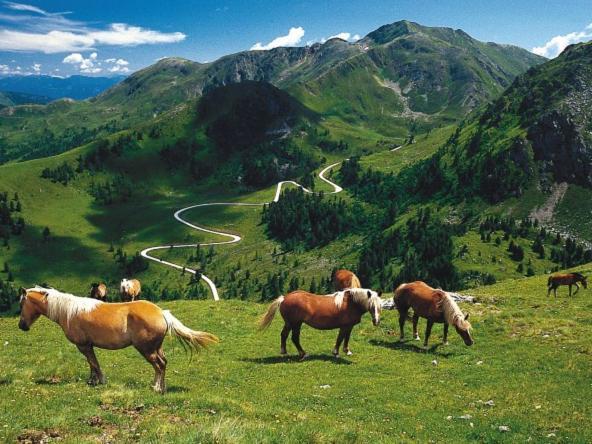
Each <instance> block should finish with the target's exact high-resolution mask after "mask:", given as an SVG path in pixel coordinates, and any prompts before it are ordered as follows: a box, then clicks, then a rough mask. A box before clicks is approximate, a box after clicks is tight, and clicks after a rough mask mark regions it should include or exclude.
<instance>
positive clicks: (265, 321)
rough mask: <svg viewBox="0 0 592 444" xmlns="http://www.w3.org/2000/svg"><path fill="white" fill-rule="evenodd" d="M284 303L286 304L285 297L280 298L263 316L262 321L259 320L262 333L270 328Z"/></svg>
mask: <svg viewBox="0 0 592 444" xmlns="http://www.w3.org/2000/svg"><path fill="white" fill-rule="evenodd" d="M282 302H284V297H283V296H280V297H279V298H277V299H276V300H275V301H273V302H272V303H271V304H270V305H269V308H268V309H267V312H266V313H265V314H264V315H263V316H261V319H260V320H259V330H260V331H261V330H265V329H266V328H267V327H269V325H270V324H271V321H273V318H274V317H275V314H276V312H277V311H278V309H279V308H280V305H281V303H282Z"/></svg>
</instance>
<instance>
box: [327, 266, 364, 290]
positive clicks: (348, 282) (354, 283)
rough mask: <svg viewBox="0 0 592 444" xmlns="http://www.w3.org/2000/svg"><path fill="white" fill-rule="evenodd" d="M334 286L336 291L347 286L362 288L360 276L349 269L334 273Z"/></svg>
mask: <svg viewBox="0 0 592 444" xmlns="http://www.w3.org/2000/svg"><path fill="white" fill-rule="evenodd" d="M333 287H334V288H335V291H342V290H345V289H346V288H362V284H360V280H359V279H358V277H357V276H356V275H355V274H354V273H352V272H351V271H349V270H336V271H335V273H333Z"/></svg>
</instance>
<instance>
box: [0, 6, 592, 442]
mask: <svg viewBox="0 0 592 444" xmlns="http://www.w3.org/2000/svg"><path fill="white" fill-rule="evenodd" d="M10 4H12V3H10ZM7 5H8V6H5V8H11V6H10V5H9V4H8V3H7ZM24 6H27V5H24ZM1 7H2V6H0V8H1ZM16 8H21V9H22V8H23V6H22V5H21V6H18V5H17V6H16ZM13 9H14V8H13ZM25 11H29V12H31V7H29V8H28V9H25ZM33 12H34V11H33ZM216 12H220V13H221V12H226V11H216ZM44 17H50V18H51V17H53V16H50V15H48V16H44ZM59 17H62V16H61V15H59ZM62 18H63V17H62ZM48 20H49V19H48ZM0 21H1V17H0ZM115 25H117V24H115ZM120 26H127V25H121V24H120ZM126 29H127V28H126ZM116 30H117V29H116V28H114V29H112V30H111V31H109V32H116ZM293 30H294V31H298V28H293V29H291V30H290V32H293ZM128 31H129V30H128ZM144 31H145V30H143V28H141V27H140V28H137V29H135V28H134V29H133V32H134V33H140V34H141V33H142V32H144ZM0 32H2V30H1V29H0ZM105 32H107V31H105ZM346 34H347V35H346ZM101 35H103V34H99V36H101ZM175 35H177V34H175ZM175 35H173V36H172V37H171V36H169V37H166V38H173V37H174V38H177V39H181V37H180V35H177V37H175ZM340 36H341V37H340ZM285 37H287V36H285ZM342 37H343V38H342ZM357 37H359V38H357ZM357 37H356V38H355V39H354V38H350V34H349V33H345V34H340V35H336V36H334V37H329V38H324V37H323V38H322V39H317V40H316V41H312V40H311V41H310V42H309V43H307V44H306V45H304V46H298V45H286V46H282V45H272V43H273V40H272V41H271V42H270V43H269V44H268V46H269V47H268V46H265V45H264V41H263V40H261V41H260V43H257V44H256V45H254V46H253V48H252V49H251V50H247V51H241V52H236V53H230V54H227V55H224V56H222V57H219V58H216V59H212V60H213V61H208V62H197V61H192V60H189V59H186V58H182V57H158V58H156V57H155V58H154V59H151V60H154V61H153V62H151V63H152V64H150V65H148V66H146V65H144V66H143V67H142V68H141V69H138V70H134V72H133V73H132V74H130V75H129V76H127V77H120V78H119V77H117V76H114V77H105V78H99V76H96V77H88V78H87V77H86V76H75V75H74V76H70V77H67V78H65V79H62V80H64V82H62V81H59V80H56V79H55V78H53V77H50V78H49V79H45V78H44V77H43V76H39V79H36V80H35V81H31V79H24V78H22V79H19V80H11V81H8V80H6V79H4V80H2V79H0V91H3V92H1V93H0V313H1V316H0V337H1V338H2V343H3V345H1V344H0V361H2V363H3V366H4V368H3V371H2V372H1V373H0V390H1V391H2V398H3V399H4V400H5V402H6V403H7V405H8V406H9V408H7V409H3V410H1V411H0V441H7V442H9V441H10V442H13V441H15V440H16V441H19V442H53V441H54V440H55V441H58V440H59V441H63V442H105V443H106V442H132V441H133V442H135V441H141V442H160V441H171V442H216V443H219V442H224V443H226V442H228V443H235V442H352V443H354V442H453V441H455V442H456V441H458V442H474V441H479V442H525V441H533V442H547V441H551V440H557V441H558V442H589V441H590V440H591V439H592V436H590V433H591V432H590V430H588V428H586V427H582V424H584V423H585V421H586V418H589V417H590V413H591V412H590V405H589V402H587V400H588V399H589V398H590V396H591V395H592V393H591V387H590V370H589V369H590V366H589V358H590V354H591V353H592V342H591V341H590V338H589V326H590V321H591V320H592V318H591V316H592V315H591V314H590V310H589V308H590V303H589V298H590V291H591V290H590V289H585V288H581V289H580V290H579V292H578V293H577V295H574V296H571V297H568V296H567V294H568V290H567V287H565V286H563V287H560V288H559V290H558V296H557V297H554V296H553V295H551V296H548V294H547V285H548V279H549V276H550V275H551V274H553V273H557V272H568V271H569V272H577V273H581V274H582V275H583V276H589V275H591V274H592V200H591V199H590V189H591V188H592V138H591V136H590V135H591V134H592V113H591V112H590V111H589V110H590V104H591V103H592V102H591V100H592V70H591V68H590V67H591V66H592V64H591V62H592V42H580V43H574V44H572V45H569V46H566V47H565V49H564V50H563V52H561V53H560V54H557V56H556V57H553V58H550V59H547V58H545V57H543V56H540V55H537V54H539V53H541V51H539V50H537V51H534V52H531V51H527V50H525V49H523V48H521V47H517V46H512V45H508V44H501V43H499V44H498V43H493V42H483V41H480V40H477V39H475V38H473V37H471V36H470V35H469V34H467V33H466V32H465V31H463V30H461V29H453V28H448V27H433V26H424V25H421V24H419V23H416V22H414V21H407V20H400V21H396V22H394V23H390V24H386V25H384V26H380V27H378V28H376V29H375V30H374V31H371V32H369V33H368V34H367V35H365V36H357ZM163 38H164V37H163ZM183 38H184V37H183ZM123 46H124V47H125V49H126V50H128V51H132V50H133V48H134V46H133V45H127V44H126V45H123ZM89 48H90V47H89ZM261 48H265V49H261ZM89 50H90V49H89ZM81 52H84V51H83V50H81ZM535 52H536V53H537V54H535ZM0 53H1V52H0ZM48 54H49V53H48ZM48 54H45V55H46V56H47V57H49V55H48ZM80 57H81V58H82V60H83V61H84V60H85V59H84V57H83V55H80ZM97 57H98V56H97V55H96V54H95V56H94V58H93V60H97V62H96V63H97V65H96V67H95V68H96V69H104V66H107V63H115V62H107V61H106V60H112V61H116V60H117V59H115V58H113V59H104V62H102V63H105V65H104V66H103V68H98V66H99V64H98V63H99V61H100V59H98V58H97ZM101 57H103V56H101ZM105 57H106V56H105ZM62 60H63V59H62ZM121 60H122V62H121V63H120V65H121V66H127V65H125V64H122V63H128V62H127V61H126V60H123V59H121ZM200 60H201V59H200ZM64 63H65V62H64ZM1 66H2V65H0V67H1ZM6 66H8V65H6ZM108 66H112V65H108ZM6 69H7V68H6ZM6 69H5V70H6ZM72 69H79V70H81V69H83V68H82V65H80V66H79V67H78V68H76V67H73V68H72ZM98 72H99V71H97V73H98ZM113 72H116V71H113ZM120 73H121V72H117V74H120ZM77 77H80V78H77ZM116 77H117V78H116ZM56 78H57V77H56ZM3 81H4V82H5V83H4V84H10V85H17V84H21V86H22V85H25V86H27V85H28V86H27V87H28V88H29V89H27V90H26V91H25V90H22V91H19V92H4V90H3V89H2V87H1V86H2V85H3V83H2V82H3ZM6 82H8V83H6ZM11 82H12V83H11ZM31 84H34V86H35V88H34V89H31V88H33V87H32V86H30V85H31ZM44 85H45V86H44ZM64 85H66V86H64ZM67 85H75V86H76V85H78V87H79V88H78V89H76V91H77V92H78V93H80V95H79V96H77V97H73V98H65V97H68V96H63V94H62V93H61V92H56V91H63V90H64V88H66V89H67V88H69V86H67ZM22 87H23V88H24V86H22ZM37 88H41V90H39V89H37ZM95 88H99V89H100V91H97V94H94V93H92V91H95ZM7 91H8V90H7ZM45 93H46V94H45ZM56 94H57V96H56ZM58 96H59V98H58ZM342 268H345V269H348V270H352V271H354V272H355V273H356V275H357V276H358V277H359V278H360V280H361V282H362V285H363V286H364V287H365V288H366V287H367V288H370V289H373V290H375V291H377V292H380V293H381V295H382V296H381V297H382V302H383V303H385V305H384V307H385V309H384V310H383V312H382V322H381V324H380V325H379V326H377V327H374V326H373V325H372V323H371V320H370V316H369V315H368V316H364V317H363V318H362V319H363V320H362V322H361V323H360V324H359V325H358V326H356V327H355V328H354V330H353V336H352V348H353V349H354V353H355V354H354V355H353V356H344V357H342V358H335V357H333V356H332V355H331V347H332V346H333V343H334V341H335V336H336V335H335V334H334V333H336V332H334V331H330V332H327V331H317V330H313V329H312V328H309V327H307V326H305V327H304V328H303V334H302V336H303V340H302V341H303V343H304V344H305V347H306V349H307V351H308V352H309V353H310V357H309V359H307V360H304V361H303V362H300V361H299V360H298V359H297V357H296V354H295V349H294V347H293V346H292V344H291V343H289V349H288V356H278V354H277V353H278V351H279V346H280V330H281V319H276V320H275V321H274V323H273V324H272V325H271V328H270V329H269V330H268V331H262V332H259V331H258V330H257V322H258V319H259V318H260V316H261V315H262V314H263V313H265V311H266V310H267V308H268V306H269V304H270V303H271V302H272V301H274V300H276V299H277V298H278V297H279V296H280V295H286V294H288V293H289V292H291V291H294V290H296V289H300V290H305V291H309V292H311V293H316V294H322V295H325V294H326V295H329V296H330V295H331V294H333V293H334V291H335V289H334V284H333V282H332V275H333V272H334V271H335V270H337V269H342ZM583 276H580V278H583ZM122 278H130V279H132V278H133V279H138V280H139V281H141V287H142V292H141V296H140V298H141V299H144V300H148V301H151V302H154V303H155V304H158V306H160V307H163V308H165V309H167V310H169V309H170V310H172V311H173V312H174V313H175V316H179V319H181V320H182V322H183V323H184V324H185V325H187V326H188V327H190V328H195V329H199V330H203V331H207V332H212V333H213V334H215V335H217V336H219V337H220V339H221V341H220V343H219V344H216V345H212V346H211V347H210V348H209V349H208V350H203V352H202V353H199V354H197V355H195V356H193V355H192V356H191V357H189V356H186V355H185V354H184V353H183V350H184V348H183V349H182V348H181V347H180V346H179V345H178V344H176V343H174V342H173V341H172V340H169V339H166V340H165V349H166V353H167V358H168V360H169V364H170V366H169V368H168V379H169V381H170V382H169V391H168V393H167V394H166V395H164V396H161V395H157V394H155V393H152V392H151V391H149V386H148V384H147V381H148V380H149V379H150V377H151V372H152V370H151V368H150V366H149V365H148V364H147V363H146V362H143V359H141V357H140V356H139V355H138V354H137V352H136V351H135V350H133V349H130V348H127V349H125V350H121V351H104V350H100V351H98V354H99V358H100V360H101V362H102V363H103V364H102V365H103V368H104V370H105V373H106V374H107V378H108V382H107V385H105V386H101V387H87V386H86V385H85V384H84V382H83V381H84V379H85V378H86V373H87V367H86V364H85V363H84V360H83V359H82V355H80V353H79V351H78V350H76V347H74V346H71V345H70V344H69V343H68V342H67V341H66V339H65V338H64V337H63V333H62V332H61V331H60V329H59V328H58V327H57V326H55V325H53V324H51V322H50V321H48V320H47V319H45V318H43V317H41V318H40V320H39V321H37V323H36V325H35V326H33V327H32V328H31V331H29V332H28V333H26V334H25V333H24V332H21V331H18V330H17V323H18V316H19V311H21V313H22V312H23V311H24V310H25V309H23V308H22V306H21V304H20V299H19V295H20V292H19V290H18V289H19V287H25V288H31V287H33V286H35V285H42V286H46V287H53V288H55V289H57V290H60V291H63V292H67V293H72V294H75V295H79V296H88V295H89V291H90V288H91V284H92V283H98V282H102V283H104V284H105V285H106V287H107V296H106V298H107V302H109V303H112V302H119V299H120V296H119V286H120V282H121V279H122ZM416 280H422V281H425V282H427V283H429V284H430V285H431V286H433V287H434V288H443V289H445V290H446V291H450V292H455V293H458V294H461V295H464V296H470V297H471V298H469V300H471V301H473V302H467V300H462V301H461V302H460V303H459V305H460V310H461V311H460V312H458V311H457V312H456V314H455V316H456V318H455V319H463V320H466V319H467V317H466V315H467V314H470V320H471V321H470V322H471V323H472V329H473V335H474V338H475V344H474V345H473V346H471V347H466V346H465V345H463V342H462V340H461V338H460V336H459V335H457V330H456V329H455V328H451V330H450V331H451V333H450V345H444V344H442V343H441V341H440V337H441V334H442V325H441V324H436V326H435V327H434V332H433V333H432V336H431V342H430V346H429V347H422V346H420V344H421V343H420V342H415V341H414V340H405V341H399V340H398V336H399V335H398V334H399V331H398V328H399V327H398V312H397V311H396V310H392V311H391V310H389V309H388V308H389V307H390V308H392V301H393V292H394V290H395V289H396V288H397V287H398V286H399V285H400V284H402V283H407V282H413V281H416ZM361 294H362V297H363V299H364V301H366V303H367V304H369V303H370V302H369V301H370V300H371V299H370V298H371V294H370V292H368V298H367V300H366V293H365V292H362V293H361ZM438 294H440V293H438ZM472 298H474V299H472ZM375 300H379V299H378V298H376V297H375ZM83 301H84V304H86V305H84V307H86V308H88V307H87V305H88V306H90V305H92V301H90V300H88V299H83ZM379 301H380V300H379ZM340 303H342V302H340ZM348 303H349V302H348ZM434 303H435V302H434ZM134 304H135V303H134ZM136 306H137V305H136ZM336 306H338V304H336ZM377 306H378V305H377ZM102 307H103V308H105V307H107V306H106V305H103V306H102ZM109 307H127V306H126V305H122V304H119V305H110V306H109ZM437 307H440V305H437ZM86 308H85V309H81V313H83V314H87V313H89V312H90V313H91V314H92V310H90V311H85V310H86ZM373 313H374V312H373ZM79 314H80V313H77V315H79ZM167 316H168V315H167ZM279 317H280V316H279V315H278V318H279ZM113 319H118V318H117V317H116V316H113V317H112V320H113ZM134 319H135V318H134ZM448 319H450V318H448ZM160 321H162V319H160ZM126 322H127V321H126ZM134 322H135V321H134ZM286 322H287V321H286ZM419 322H420V336H421V337H422V338H423V337H424V327H425V325H426V321H425V320H424V319H421V320H420V321H419ZM450 322H452V321H450ZM132 323H133V322H132ZM161 323H162V322H161ZM409 324H411V322H408V323H407V327H406V328H407V329H408V330H410V329H411V327H410V325H409ZM124 325H125V329H126V330H125V331H126V334H129V335H130V337H131V336H132V335H131V333H129V332H128V330H127V327H128V325H131V324H124ZM171 325H173V324H171V323H170V320H167V318H166V316H165V323H164V324H163V327H162V331H163V332H164V333H163V335H164V334H165V333H166V332H169V333H170V332H171V328H172V327H171ZM132 327H133V326H132ZM132 327H130V328H132ZM467 328H468V327H467ZM112 330H115V328H113V329H112ZM130 331H131V330H130ZM408 337H411V336H408ZM83 339H84V338H83ZM86 341H87V342H88V341H89V340H88V339H86ZM153 342H154V341H153ZM130 343H131V342H127V344H128V345H129V344H130ZM154 343H156V342H154ZM85 344H86V343H85ZM134 345H136V344H134ZM83 347H86V345H84V344H83ZM155 347H158V344H157V345H155ZM91 349H92V344H91ZM140 349H141V347H140ZM150 350H152V349H150ZM150 350H148V351H147V352H146V354H144V357H147V356H148V357H147V359H149V358H150V356H152V357H153V358H154V359H155V360H156V361H150V362H151V363H153V365H155V368H157V367H158V365H159V364H158V359H162V358H161V355H160V354H158V353H156V352H154V353H153V354H152V355H151V354H150V353H151V352H150ZM159 353H160V352H159ZM155 356H156V357H155ZM162 356H164V355H162ZM89 362H90V361H89ZM154 362H157V364H154ZM91 365H92V364H91ZM160 365H162V363H161V364H160ZM164 365H165V366H166V362H165V364H164ZM74 399H75V400H76V402H73V400H74ZM39 400H43V401H42V402H39Z"/></svg>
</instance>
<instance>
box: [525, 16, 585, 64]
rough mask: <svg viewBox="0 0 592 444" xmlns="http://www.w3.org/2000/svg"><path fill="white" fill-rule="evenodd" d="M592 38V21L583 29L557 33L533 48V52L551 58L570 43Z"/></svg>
mask: <svg viewBox="0 0 592 444" xmlns="http://www.w3.org/2000/svg"><path fill="white" fill-rule="evenodd" d="M590 39H592V23H590V24H589V25H588V26H586V28H585V29H584V30H583V31H579V32H570V33H569V34H565V35H556V36H555V37H553V38H552V39H551V40H549V41H548V42H547V43H545V44H544V45H543V46H537V47H535V48H532V52H534V53H535V54H538V55H540V56H544V57H548V58H550V59H552V58H555V57H557V56H558V55H559V54H561V52H562V51H563V50H564V49H565V48H566V47H567V46H569V45H571V44H573V43H580V42H585V41H588V40H590Z"/></svg>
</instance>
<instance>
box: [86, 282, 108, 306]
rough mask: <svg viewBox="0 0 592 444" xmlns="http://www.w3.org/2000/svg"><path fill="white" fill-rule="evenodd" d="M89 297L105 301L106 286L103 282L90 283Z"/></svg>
mask: <svg viewBox="0 0 592 444" xmlns="http://www.w3.org/2000/svg"><path fill="white" fill-rule="evenodd" d="M90 297H91V298H93V299H98V300H99V301H103V302H107V286H106V285H105V284H104V283H102V282H101V283H98V282H95V283H93V284H91V285H90Z"/></svg>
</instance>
